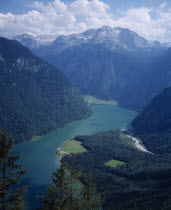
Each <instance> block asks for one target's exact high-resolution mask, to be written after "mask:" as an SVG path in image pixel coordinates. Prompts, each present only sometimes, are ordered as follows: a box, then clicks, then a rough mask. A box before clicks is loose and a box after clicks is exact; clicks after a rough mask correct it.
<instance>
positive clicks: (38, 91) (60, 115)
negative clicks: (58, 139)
mask: <svg viewBox="0 0 171 210" xmlns="http://www.w3.org/2000/svg"><path fill="white" fill-rule="evenodd" d="M0 74H1V77H0V84H1V85H0V98H1V100H0V130H2V129H5V130H9V132H10V133H11V134H12V135H13V136H14V137H15V138H16V140H17V141H25V140H29V139H31V138H32V137H33V136H37V135H38V136H39V135H42V134H44V133H46V132H49V131H51V130H53V129H56V128H59V127H62V126H64V125H65V124H66V123H69V122H71V121H73V120H78V119H82V118H84V117H87V116H89V114H90V110H89V108H88V107H87V106H86V104H85V102H84V100H83V98H82V97H81V95H80V94H79V92H78V91H77V89H75V88H74V87H73V86H72V84H71V83H70V82H69V81H68V79H67V78H66V77H65V76H64V75H63V73H61V72H60V71H59V70H58V69H56V68H55V67H53V66H52V65H50V64H48V63H46V62H44V61H43V60H41V59H40V58H38V57H37V56H35V55H33V54H32V53H31V52H30V50H28V49H27V48H26V47H24V46H22V45H21V44H20V43H19V42H17V41H11V40H7V39H5V38H0Z"/></svg>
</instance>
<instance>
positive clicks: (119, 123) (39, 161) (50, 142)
mask: <svg viewBox="0 0 171 210" xmlns="http://www.w3.org/2000/svg"><path fill="white" fill-rule="evenodd" d="M92 109H93V116H92V117H90V118H88V119H84V120H79V121H75V122H72V123H70V124H68V125H66V126H65V127H63V128H60V129H58V130H55V131H53V132H51V133H49V134H47V135H45V136H43V137H42V138H41V139H39V140H38V141H34V142H25V143H21V144H18V145H15V150H14V151H15V153H23V157H22V158H21V160H20V164H21V165H22V166H23V168H24V169H27V170H28V171H29V172H28V174H27V175H25V176H24V181H23V182H24V184H25V185H27V186H29V189H28V191H27V192H26V198H25V199H26V200H27V201H28V202H29V204H28V205H29V207H30V209H35V208H36V207H37V206H38V205H39V201H38V199H36V196H37V195H40V194H41V192H43V191H44V190H45V188H46V186H47V185H48V184H49V183H50V180H51V175H52V172H53V171H54V170H55V169H56V168H57V167H58V166H59V161H60V159H59V156H58V155H57V154H56V152H55V150H56V148H58V147H60V146H61V145H62V144H63V142H64V141H65V140H67V139H71V138H73V137H74V136H76V135H89V134H92V133H94V132H99V131H107V130H112V129H124V128H126V126H127V125H128V124H129V123H130V122H131V121H132V119H133V118H134V117H135V116H136V115H137V113H136V112H135V111H131V110H126V109H123V108H121V107H119V106H117V105H94V106H92Z"/></svg>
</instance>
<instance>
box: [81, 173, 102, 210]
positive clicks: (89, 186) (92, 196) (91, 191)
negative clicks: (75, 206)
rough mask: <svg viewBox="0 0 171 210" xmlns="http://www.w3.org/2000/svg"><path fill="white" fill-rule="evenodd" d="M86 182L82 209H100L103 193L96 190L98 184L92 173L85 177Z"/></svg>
mask: <svg viewBox="0 0 171 210" xmlns="http://www.w3.org/2000/svg"><path fill="white" fill-rule="evenodd" d="M85 180H86V184H85V185H84V188H83V199H82V200H83V208H82V209H99V208H100V206H101V205H102V203H101V195H100V194H99V193H97V191H96V185H95V182H94V180H93V176H92V174H88V175H87V176H86V178H85Z"/></svg>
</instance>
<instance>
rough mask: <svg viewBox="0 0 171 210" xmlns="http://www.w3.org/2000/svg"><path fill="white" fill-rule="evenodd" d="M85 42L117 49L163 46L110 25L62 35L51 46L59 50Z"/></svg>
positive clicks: (132, 49) (129, 49) (128, 49)
mask: <svg viewBox="0 0 171 210" xmlns="http://www.w3.org/2000/svg"><path fill="white" fill-rule="evenodd" d="M85 43H86V44H94V45H101V46H102V47H106V48H107V49H112V50H115V51H122V50H126V51H135V50H140V49H144V48H145V49H150V48H151V47H159V46H160V47H161V45H159V46H158V45H156V43H155V42H153V43H151V42H148V41H147V40H146V39H144V38H143V37H141V36H139V35H138V34H137V33H135V32H133V31H131V30H129V29H126V28H111V27H109V26H103V27H102V28H99V29H90V30H87V31H85V32H83V33H81V34H72V35H70V36H64V35H61V36H59V37H57V39H56V40H55V41H54V42H53V43H52V46H51V47H52V48H53V47H54V48H55V47H58V50H61V49H65V48H68V47H71V46H76V45H80V44H85ZM158 43H160V42H158Z"/></svg>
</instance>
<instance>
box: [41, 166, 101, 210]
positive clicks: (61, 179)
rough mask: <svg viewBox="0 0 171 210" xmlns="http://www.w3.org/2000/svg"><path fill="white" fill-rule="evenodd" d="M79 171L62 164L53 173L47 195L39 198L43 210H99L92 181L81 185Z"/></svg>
mask: <svg viewBox="0 0 171 210" xmlns="http://www.w3.org/2000/svg"><path fill="white" fill-rule="evenodd" d="M80 178H84V176H83V173H82V172H81V171H75V169H74V167H72V166H71V165H67V164H66V163H64V162H62V163H61V167H60V168H59V169H58V170H57V172H54V173H53V177H52V185H50V186H49V187H48V188H47V195H43V196H41V199H42V200H43V206H44V207H43V209H44V210H48V209H51V210H64V209H65V210H82V209H87V210H88V209H99V207H100V204H101V203H100V196H99V195H98V194H97V193H96V188H95V184H94V183H93V180H92V179H87V181H90V183H87V184H88V185H83V184H82V183H81V182H80Z"/></svg>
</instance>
